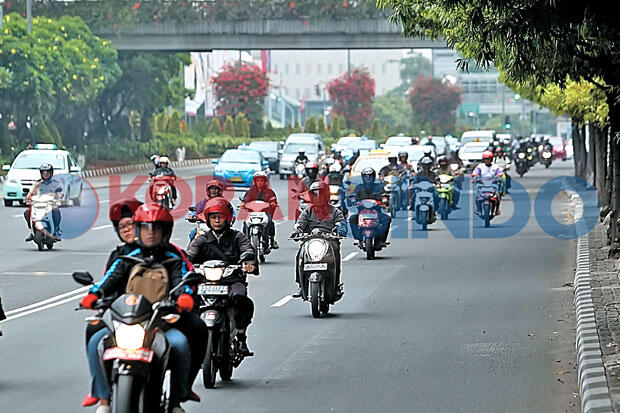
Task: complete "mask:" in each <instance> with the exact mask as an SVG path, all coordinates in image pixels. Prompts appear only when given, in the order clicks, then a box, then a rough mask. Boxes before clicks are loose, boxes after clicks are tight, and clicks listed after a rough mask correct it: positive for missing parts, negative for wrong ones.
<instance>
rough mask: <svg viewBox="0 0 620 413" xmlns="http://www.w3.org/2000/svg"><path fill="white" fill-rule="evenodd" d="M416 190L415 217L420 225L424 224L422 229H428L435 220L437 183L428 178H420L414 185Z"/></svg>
mask: <svg viewBox="0 0 620 413" xmlns="http://www.w3.org/2000/svg"><path fill="white" fill-rule="evenodd" d="M413 191H414V200H415V201H414V204H413V208H412V209H413V211H414V218H415V222H416V223H417V224H418V225H421V226H422V231H426V230H427V229H428V225H429V224H432V223H433V222H435V212H434V211H433V209H434V195H435V185H434V184H433V183H432V182H431V181H428V180H418V181H417V182H416V183H415V184H414V185H413Z"/></svg>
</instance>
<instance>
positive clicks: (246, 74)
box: [211, 63, 269, 136]
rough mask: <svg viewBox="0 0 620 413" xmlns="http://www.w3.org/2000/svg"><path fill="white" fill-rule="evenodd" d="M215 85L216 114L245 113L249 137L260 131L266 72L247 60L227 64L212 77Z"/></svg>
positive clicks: (266, 87)
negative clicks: (247, 62)
mask: <svg viewBox="0 0 620 413" xmlns="http://www.w3.org/2000/svg"><path fill="white" fill-rule="evenodd" d="M211 81H212V83H213V85H214V87H215V95H216V100H217V101H216V113H217V114H218V115H219V116H221V115H223V114H225V113H226V114H229V115H231V116H236V115H237V114H238V113H244V114H245V116H246V117H247V119H248V122H249V124H250V131H251V134H252V136H259V135H260V134H261V133H262V130H263V126H262V125H263V103H264V100H265V96H267V90H268V88H269V77H268V76H267V72H265V71H264V70H262V69H261V68H260V67H259V66H256V65H248V64H246V63H236V64H234V65H231V64H227V65H226V66H224V68H223V69H222V71H221V72H219V73H218V74H217V75H215V76H214V77H213V79H212V80H211Z"/></svg>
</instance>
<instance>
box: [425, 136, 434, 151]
mask: <svg viewBox="0 0 620 413" xmlns="http://www.w3.org/2000/svg"><path fill="white" fill-rule="evenodd" d="M424 145H428V146H432V147H433V148H437V145H435V142H433V137H432V136H428V137H427V138H426V143H425V144H424Z"/></svg>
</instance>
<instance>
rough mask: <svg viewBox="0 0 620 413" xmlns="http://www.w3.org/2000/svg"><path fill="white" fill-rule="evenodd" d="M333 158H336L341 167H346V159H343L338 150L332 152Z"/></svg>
mask: <svg viewBox="0 0 620 413" xmlns="http://www.w3.org/2000/svg"><path fill="white" fill-rule="evenodd" d="M332 158H334V159H335V160H336V162H339V163H340V166H344V164H345V162H344V159H343V158H342V152H340V151H338V150H336V151H333V152H332Z"/></svg>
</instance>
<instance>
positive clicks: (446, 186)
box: [441, 184, 452, 189]
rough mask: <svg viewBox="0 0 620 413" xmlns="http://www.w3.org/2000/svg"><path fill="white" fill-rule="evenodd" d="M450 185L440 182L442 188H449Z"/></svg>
mask: <svg viewBox="0 0 620 413" xmlns="http://www.w3.org/2000/svg"><path fill="white" fill-rule="evenodd" d="M451 186H452V185H450V184H441V187H442V188H446V189H450V187H451Z"/></svg>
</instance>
